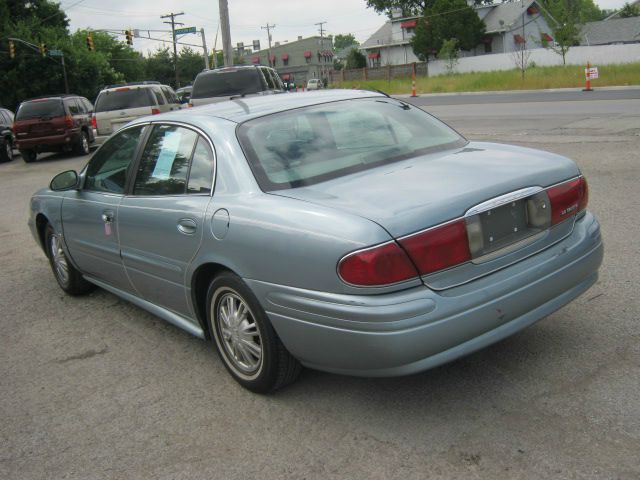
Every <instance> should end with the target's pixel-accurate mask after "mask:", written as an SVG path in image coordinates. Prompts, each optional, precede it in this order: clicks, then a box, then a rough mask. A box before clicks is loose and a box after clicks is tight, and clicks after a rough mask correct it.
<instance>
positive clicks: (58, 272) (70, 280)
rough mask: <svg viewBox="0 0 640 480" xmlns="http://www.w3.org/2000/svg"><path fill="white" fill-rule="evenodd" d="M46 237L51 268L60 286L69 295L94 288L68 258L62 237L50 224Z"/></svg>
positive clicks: (80, 293) (79, 293)
mask: <svg viewBox="0 0 640 480" xmlns="http://www.w3.org/2000/svg"><path fill="white" fill-rule="evenodd" d="M44 239H45V245H46V249H47V257H49V263H50V264H51V270H52V271H53V276H54V277H56V280H57V282H58V285H60V288H62V290H64V291H65V292H67V293H68V294H69V295H82V294H84V293H87V292H90V291H91V290H93V289H94V288H95V286H94V285H93V284H92V283H89V282H88V281H86V280H85V279H84V278H83V277H82V274H81V273H80V272H79V271H78V270H77V269H76V268H75V267H74V266H73V265H72V264H71V262H69V260H68V259H67V256H66V254H65V253H64V249H63V248H62V238H61V237H60V235H58V234H57V233H55V231H54V230H53V227H52V226H51V225H50V224H49V225H47V228H46V230H45V235H44Z"/></svg>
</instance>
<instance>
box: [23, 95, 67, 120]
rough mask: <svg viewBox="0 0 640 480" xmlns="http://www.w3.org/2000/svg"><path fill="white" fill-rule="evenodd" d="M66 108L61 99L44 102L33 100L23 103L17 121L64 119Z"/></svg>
mask: <svg viewBox="0 0 640 480" xmlns="http://www.w3.org/2000/svg"><path fill="white" fill-rule="evenodd" d="M62 116H64V107H63V106H62V100H60V99H59V98H48V99H43V100H31V101H28V102H23V103H22V104H21V105H20V107H19V108H18V113H17V114H16V120H26V119H29V118H40V117H62Z"/></svg>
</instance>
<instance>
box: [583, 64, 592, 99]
mask: <svg viewBox="0 0 640 480" xmlns="http://www.w3.org/2000/svg"><path fill="white" fill-rule="evenodd" d="M585 73H586V75H585V81H584V88H583V89H582V91H583V92H593V88H591V64H590V63H589V62H587V71H586V72H585Z"/></svg>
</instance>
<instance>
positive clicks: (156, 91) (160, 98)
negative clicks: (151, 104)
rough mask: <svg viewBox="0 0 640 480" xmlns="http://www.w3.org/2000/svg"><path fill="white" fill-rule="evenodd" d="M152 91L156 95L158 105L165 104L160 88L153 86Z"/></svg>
mask: <svg viewBox="0 0 640 480" xmlns="http://www.w3.org/2000/svg"><path fill="white" fill-rule="evenodd" d="M153 93H154V95H155V96H156V101H157V102H158V105H164V104H165V101H164V97H163V96H162V93H161V92H160V90H158V89H155V88H154V89H153Z"/></svg>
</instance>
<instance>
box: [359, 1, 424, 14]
mask: <svg viewBox="0 0 640 480" xmlns="http://www.w3.org/2000/svg"><path fill="white" fill-rule="evenodd" d="M433 3H434V0H367V7H369V8H373V9H374V10H375V11H376V12H378V13H386V14H389V13H390V12H391V10H392V9H394V8H400V9H402V11H403V13H404V14H405V15H407V16H409V15H422V14H423V13H424V12H425V10H426V9H427V8H428V7H429V6H431V5H432V4H433Z"/></svg>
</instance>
